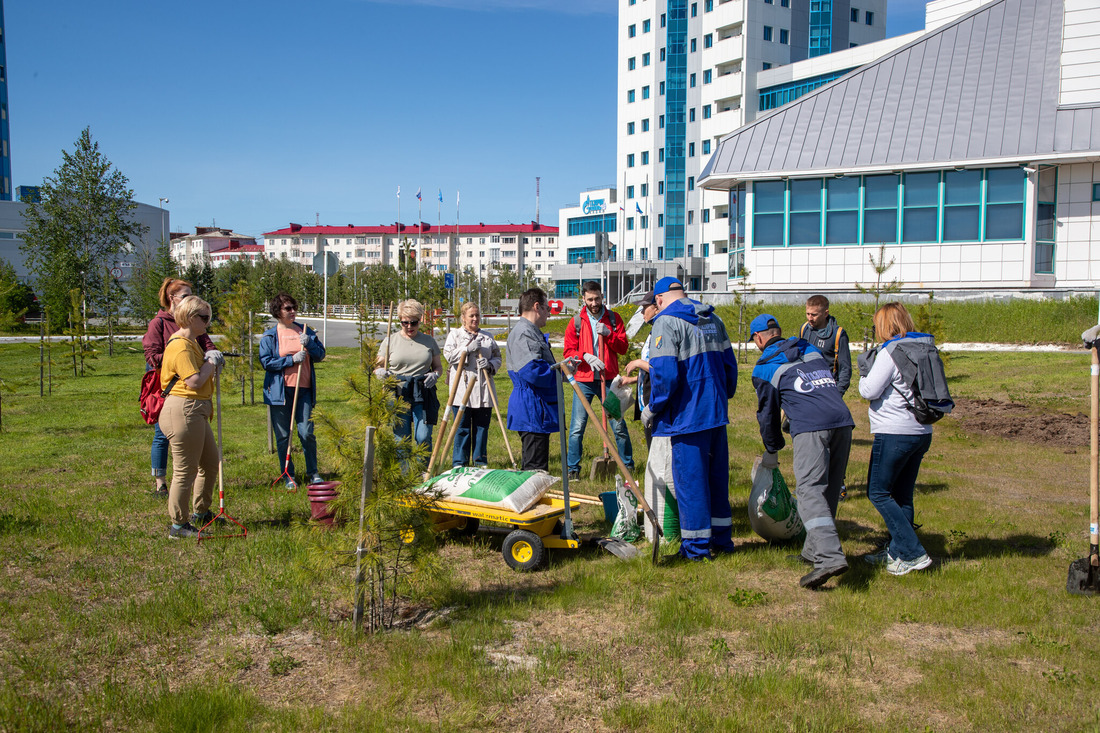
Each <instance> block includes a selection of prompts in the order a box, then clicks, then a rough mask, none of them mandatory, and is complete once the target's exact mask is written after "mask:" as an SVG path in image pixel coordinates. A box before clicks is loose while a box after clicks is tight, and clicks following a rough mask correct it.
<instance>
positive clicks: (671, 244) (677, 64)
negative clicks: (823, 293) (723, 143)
mask: <svg viewBox="0 0 1100 733" xmlns="http://www.w3.org/2000/svg"><path fill="white" fill-rule="evenodd" d="M618 33H619V37H618V43H619V51H618V88H617V94H618V105H617V106H618V114H617V118H618V122H617V135H616V137H617V145H616V150H617V153H616V185H618V183H619V182H621V183H622V187H621V188H619V191H620V192H623V193H625V194H626V195H625V197H624V206H625V209H626V227H627V231H629V226H630V224H631V220H632V219H633V221H634V226H635V227H637V228H639V229H641V231H642V236H643V238H645V239H648V241H649V242H651V244H650V245H649V247H648V248H649V249H650V250H651V255H650V256H651V257H652V258H653V259H654V260H656V261H675V260H680V261H684V258H693V257H701V258H711V257H713V256H715V255H725V254H726V253H727V251H728V247H729V222H728V216H729V208H728V201H727V198H726V196H725V195H721V194H716V193H713V192H711V191H706V190H704V189H702V188H700V187H699V186H697V185H696V184H697V181H698V180H699V178H700V175H701V173H702V170H703V166H704V165H705V163H706V161H707V159H708V157H709V156H710V155H711V154H712V153H713V151H714V149H715V148H716V146H717V143H718V141H719V140H720V139H721V138H722V136H723V135H726V134H728V133H730V132H732V131H733V130H735V129H737V128H739V127H741V126H742V125H743V124H744V123H745V122H746V121H750V120H752V119H754V117H755V115H756V109H757V104H758V100H759V94H758V87H757V74H758V73H760V72H761V71H764V70H766V69H769V68H774V67H779V66H782V65H784V64H789V63H791V62H793V61H799V60H803V59H810V58H817V57H821V56H823V55H825V54H829V53H831V52H833V51H837V50H843V49H848V48H850V47H852V46H862V45H865V44H868V43H872V42H874V41H879V40H881V39H883V38H884V37H885V33H886V2H885V0H619V29H618ZM643 187H644V188H645V190H646V194H645V195H642V193H641V191H642V189H643ZM632 190H633V192H634V197H633V198H632V197H631V196H630V195H629V194H630V192H631V191H632ZM639 208H640V209H641V211H642V213H641V214H639V213H638V209H639ZM643 220H644V221H643ZM643 225H644V226H643ZM721 262H723V263H724V262H725V258H722V259H721ZM690 269H691V268H688V270H690ZM711 270H714V271H715V273H716V274H715V275H714V276H712V274H711ZM726 270H727V268H726V267H724V266H721V267H718V268H704V269H703V271H701V272H700V273H699V274H698V275H696V274H686V276H687V277H689V278H690V281H689V282H688V283H686V284H687V285H688V286H689V289H691V290H696V291H699V290H706V291H711V290H715V289H721V290H725V289H726V286H727V283H726Z"/></svg>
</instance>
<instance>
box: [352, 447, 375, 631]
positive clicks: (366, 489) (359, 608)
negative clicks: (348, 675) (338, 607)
mask: <svg viewBox="0 0 1100 733" xmlns="http://www.w3.org/2000/svg"><path fill="white" fill-rule="evenodd" d="M374 431H375V427H374V426H373V425H368V426H367V430H366V435H365V437H364V439H363V489H362V492H361V493H360V495H359V542H358V543H357V544H356V545H355V612H354V614H353V615H352V622H353V623H354V624H355V631H356V632H357V633H359V632H362V630H363V579H364V578H363V552H364V547H363V524H364V518H365V516H366V510H367V497H368V496H370V494H371V491H372V489H373V488H374Z"/></svg>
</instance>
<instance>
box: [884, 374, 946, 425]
mask: <svg viewBox="0 0 1100 733" xmlns="http://www.w3.org/2000/svg"><path fill="white" fill-rule="evenodd" d="M891 386H892V387H894V391H896V392H897V393H898V394H899V395H901V398H902V399H903V400H905V409H906V410H909V412H911V413H913V417H915V418H916V419H917V422H919V423H920V424H921V425H931V424H933V423H935V422H939V420H940V418H942V417H943V416H944V415H946V414H947V413H946V412H944V411H943V410H939V409H937V408H935V407H933V406H932V405H930V404H928V401H927V400H925V399H924V398H923V397H921V396H920V389H919V388H918V387H917V385H915V384H914V385H913V386H912V387H910V389H912V390H913V401H912V402H910V401H909V398H908V397H906V396H905V393H904V392H902V391H901V390H900V389H898V388H897V386H895V385H891ZM948 412H950V410H948Z"/></svg>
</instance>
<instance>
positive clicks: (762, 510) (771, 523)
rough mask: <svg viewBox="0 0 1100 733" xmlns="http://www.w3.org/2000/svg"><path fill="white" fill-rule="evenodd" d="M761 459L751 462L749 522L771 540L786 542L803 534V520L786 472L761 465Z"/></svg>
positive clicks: (753, 528) (761, 534) (759, 533)
mask: <svg viewBox="0 0 1100 733" xmlns="http://www.w3.org/2000/svg"><path fill="white" fill-rule="evenodd" d="M762 459H763V456H759V457H757V459H756V460H755V461H753V464H752V490H751V491H750V492H749V524H750V525H751V526H752V530H753V531H754V532H756V534H758V535H760V536H761V537H763V538H764V539H766V540H768V541H769V542H784V541H786V540H790V539H793V538H795V537H797V536H799V535H800V534H802V532H803V531H804V529H803V527H802V520H801V519H800V518H799V516H798V505H797V503H796V502H795V499H794V497H793V496H791V492H790V489H788V488H787V482H786V481H784V480H783V474H782V473H781V472H780V471H779V469H778V468H763V467H761V465H760V461H761V460H762Z"/></svg>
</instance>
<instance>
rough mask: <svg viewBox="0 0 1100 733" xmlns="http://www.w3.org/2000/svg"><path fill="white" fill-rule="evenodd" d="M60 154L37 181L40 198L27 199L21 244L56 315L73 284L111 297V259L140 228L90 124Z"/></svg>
mask: <svg viewBox="0 0 1100 733" xmlns="http://www.w3.org/2000/svg"><path fill="white" fill-rule="evenodd" d="M61 156H62V159H63V162H62V164H61V166H60V167H59V168H57V169H56V170H55V171H54V174H53V176H47V177H46V178H45V179H44V180H43V181H42V186H41V201H40V202H39V203H35V202H33V201H28V202H27V208H26V210H25V211H24V214H23V217H24V219H25V221H26V224H27V231H26V233H25V234H24V235H23V245H22V246H21V249H22V251H23V255H24V257H25V258H26V263H27V268H28V269H29V270H30V271H31V273H33V275H34V277H35V280H36V282H37V285H38V292H39V293H40V294H41V297H42V300H43V301H44V303H45V304H46V305H48V306H49V308H50V312H51V316H52V317H54V318H58V319H62V318H63V317H64V315H65V314H66V313H67V312H68V311H69V304H70V295H69V292H70V291H71V290H73V289H74V288H76V289H79V290H80V291H81V294H82V296H86V297H87V298H88V300H89V301H91V302H92V303H93V304H95V303H99V302H101V301H106V300H107V298H109V297H113V293H112V290H111V286H112V283H111V280H113V278H111V277H110V272H109V270H110V266H111V262H112V259H113V257H114V255H115V254H116V253H118V252H119V251H121V250H122V249H123V248H125V247H128V246H130V239H131V237H133V238H140V237H141V236H142V234H143V233H144V229H145V228H144V227H143V226H142V225H141V224H139V223H137V222H136V221H134V220H132V219H131V216H130V214H131V212H132V211H133V210H134V209H135V208H137V204H136V203H134V201H133V196H134V192H133V191H132V190H131V189H130V188H129V181H128V180H127V178H126V176H124V175H123V174H122V172H121V171H119V170H117V169H112V166H111V162H110V161H109V160H107V158H105V157H104V156H103V154H102V153H100V152H99V143H97V142H93V141H92V133H91V131H90V129H89V128H87V127H86V128H84V130H83V131H82V132H81V133H80V137H79V138H78V139H77V140H76V144H75V147H74V149H73V152H71V153H70V152H68V151H65V150H62V151H61ZM63 323H64V322H63V321H62V320H59V321H58V322H57V323H56V324H55V325H57V326H61V325H63Z"/></svg>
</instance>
